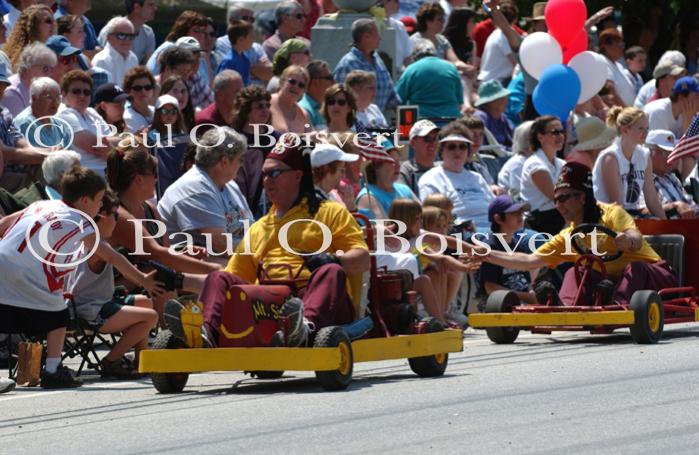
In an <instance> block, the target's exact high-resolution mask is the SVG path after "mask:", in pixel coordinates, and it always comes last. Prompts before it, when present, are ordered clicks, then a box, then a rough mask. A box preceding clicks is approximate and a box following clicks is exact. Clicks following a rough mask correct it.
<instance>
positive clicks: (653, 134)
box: [646, 130, 677, 152]
mask: <svg viewBox="0 0 699 455" xmlns="http://www.w3.org/2000/svg"><path fill="white" fill-rule="evenodd" d="M676 142H677V139H676V138H675V133H673V132H672V131H668V130H652V131H650V132H648V137H647V138H646V144H653V145H657V146H658V147H660V148H661V149H663V150H667V151H668V152H671V151H672V150H674V148H675V143H676Z"/></svg>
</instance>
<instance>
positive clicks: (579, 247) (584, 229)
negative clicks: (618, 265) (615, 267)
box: [570, 223, 623, 262]
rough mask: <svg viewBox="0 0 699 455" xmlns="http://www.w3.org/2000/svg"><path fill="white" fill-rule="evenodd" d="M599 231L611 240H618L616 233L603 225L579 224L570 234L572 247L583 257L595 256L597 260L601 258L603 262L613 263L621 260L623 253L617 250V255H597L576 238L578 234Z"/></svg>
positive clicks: (578, 237)
mask: <svg viewBox="0 0 699 455" xmlns="http://www.w3.org/2000/svg"><path fill="white" fill-rule="evenodd" d="M595 230H597V231H598V232H601V233H602V234H607V235H608V236H609V237H611V238H616V236H617V235H618V234H617V233H616V232H614V231H613V230H611V229H609V228H608V227H606V226H603V225H601V224H596V223H583V224H579V225H577V226H576V227H575V229H573V230H572V231H571V233H570V236H571V240H572V242H571V243H572V245H573V248H574V249H575V251H577V252H578V254H580V255H583V256H594V257H596V258H599V259H601V260H602V262H611V261H614V260H616V259H619V258H620V257H621V255H622V254H623V251H620V250H617V251H616V252H615V253H611V254H604V255H601V256H600V255H596V254H594V252H593V251H592V250H591V249H589V248H587V247H586V246H585V245H583V244H582V243H581V242H580V240H581V238H580V236H576V234H579V233H582V234H585V235H587V234H590V233H591V232H593V231H595Z"/></svg>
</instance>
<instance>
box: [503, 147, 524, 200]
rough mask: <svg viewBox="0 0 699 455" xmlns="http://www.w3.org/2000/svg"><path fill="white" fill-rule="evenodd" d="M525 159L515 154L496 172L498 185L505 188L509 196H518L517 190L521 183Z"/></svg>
mask: <svg viewBox="0 0 699 455" xmlns="http://www.w3.org/2000/svg"><path fill="white" fill-rule="evenodd" d="M525 161H527V157H526V156H524V155H522V154H519V153H518V154H516V155H514V156H512V157H511V158H510V159H509V160H507V161H506V162H505V164H503V165H502V169H500V172H498V185H500V186H501V187H503V188H505V189H506V190H507V191H508V192H509V193H510V195H512V194H513V192H514V194H519V189H520V186H521V182H522V168H523V167H524V162H525Z"/></svg>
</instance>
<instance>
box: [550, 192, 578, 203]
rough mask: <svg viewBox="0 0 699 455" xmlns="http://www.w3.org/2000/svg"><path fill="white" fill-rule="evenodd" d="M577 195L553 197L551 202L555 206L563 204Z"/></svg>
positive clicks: (569, 194)
mask: <svg viewBox="0 0 699 455" xmlns="http://www.w3.org/2000/svg"><path fill="white" fill-rule="evenodd" d="M579 194H580V193H568V194H559V195H558V196H554V197H553V202H555V203H556V204H565V203H566V202H567V201H568V199H571V198H574V197H575V196H578V195H579Z"/></svg>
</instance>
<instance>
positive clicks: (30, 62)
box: [0, 42, 58, 116]
mask: <svg viewBox="0 0 699 455" xmlns="http://www.w3.org/2000/svg"><path fill="white" fill-rule="evenodd" d="M57 63H58V59H57V58H56V54H54V53H53V51H52V50H51V49H49V48H48V47H47V46H46V45H45V44H43V43H39V42H34V43H32V44H30V45H28V46H27V47H25V48H24V49H22V53H21V54H20V55H19V61H18V62H17V65H16V70H17V72H16V74H13V75H12V76H10V77H9V80H10V86H9V87H8V88H7V90H5V93H4V95H3V97H2V100H0V104H2V105H3V107H6V108H7V109H8V110H9V111H10V114H12V115H13V116H15V115H17V114H19V113H20V112H22V110H23V109H24V108H25V107H27V106H29V102H30V99H29V85H30V84H31V83H32V80H34V78H37V77H41V76H48V77H50V76H51V75H52V74H53V70H54V68H55V67H56V64H57Z"/></svg>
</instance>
